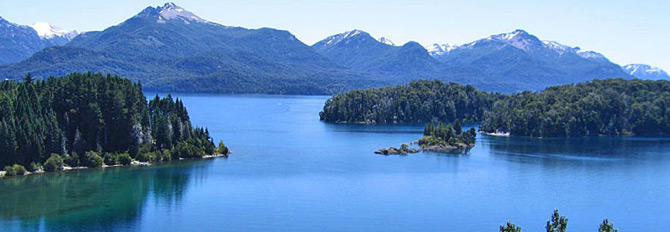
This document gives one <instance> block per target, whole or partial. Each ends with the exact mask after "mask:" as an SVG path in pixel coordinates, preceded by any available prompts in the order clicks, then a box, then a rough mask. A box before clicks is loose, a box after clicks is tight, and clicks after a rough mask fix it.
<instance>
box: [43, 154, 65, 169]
mask: <svg viewBox="0 0 670 232" xmlns="http://www.w3.org/2000/svg"><path fill="white" fill-rule="evenodd" d="M63 165H64V163H63V158H62V157H61V156H60V155H58V154H55V153H54V154H51V156H49V158H48V159H47V161H45V162H44V171H45V172H55V171H60V170H63Z"/></svg>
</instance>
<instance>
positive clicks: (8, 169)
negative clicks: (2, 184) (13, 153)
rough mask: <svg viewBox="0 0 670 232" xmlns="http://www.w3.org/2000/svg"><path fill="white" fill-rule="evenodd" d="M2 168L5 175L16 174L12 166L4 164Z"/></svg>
mask: <svg viewBox="0 0 670 232" xmlns="http://www.w3.org/2000/svg"><path fill="white" fill-rule="evenodd" d="M3 170H5V176H16V170H14V166H11V165H10V166H5V168H4V169H3Z"/></svg>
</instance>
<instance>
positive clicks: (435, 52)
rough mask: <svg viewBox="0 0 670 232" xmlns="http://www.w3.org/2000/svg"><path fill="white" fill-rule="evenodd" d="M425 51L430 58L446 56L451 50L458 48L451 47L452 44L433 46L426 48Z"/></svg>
mask: <svg viewBox="0 0 670 232" xmlns="http://www.w3.org/2000/svg"><path fill="white" fill-rule="evenodd" d="M425 48H426V51H428V53H430V55H431V56H441V55H445V54H448V53H449V52H451V51H452V50H454V49H456V48H458V46H456V45H453V44H433V45H430V46H426V47H425Z"/></svg>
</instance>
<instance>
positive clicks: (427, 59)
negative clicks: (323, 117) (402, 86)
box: [312, 30, 440, 78]
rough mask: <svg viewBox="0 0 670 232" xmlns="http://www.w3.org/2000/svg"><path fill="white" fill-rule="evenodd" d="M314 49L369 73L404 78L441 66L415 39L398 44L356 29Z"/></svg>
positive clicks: (422, 73)
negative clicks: (401, 44)
mask: <svg viewBox="0 0 670 232" xmlns="http://www.w3.org/2000/svg"><path fill="white" fill-rule="evenodd" d="M312 48H314V50H316V51H317V52H319V53H321V54H322V55H324V56H325V57H327V58H329V59H330V60H332V61H334V62H335V63H337V64H339V65H342V66H344V67H347V68H350V69H354V70H357V71H364V72H367V73H370V72H373V73H384V74H383V76H386V77H388V76H389V75H393V76H396V77H401V78H421V77H424V78H427V77H428V75H425V74H426V73H433V72H434V71H435V70H436V69H437V67H438V66H439V65H440V64H439V63H438V62H437V61H436V60H435V59H433V58H432V57H431V56H430V55H428V53H427V52H426V50H425V49H424V48H423V47H422V46H421V45H419V44H418V43H415V42H408V43H406V44H405V45H403V46H395V44H394V43H393V42H391V41H390V40H388V39H387V38H386V37H381V38H379V39H375V38H374V37H372V36H371V35H370V34H369V33H367V32H365V31H361V30H352V31H347V32H344V33H340V34H337V35H333V36H329V37H328V38H326V39H324V40H321V41H319V42H317V43H315V44H314V45H312Z"/></svg>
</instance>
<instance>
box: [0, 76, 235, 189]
mask: <svg viewBox="0 0 670 232" xmlns="http://www.w3.org/2000/svg"><path fill="white" fill-rule="evenodd" d="M229 153H230V152H229V150H228V148H227V147H226V146H225V145H224V143H223V142H222V141H221V142H219V144H218V147H217V146H216V145H215V144H214V141H213V139H212V138H211V137H210V135H209V131H208V130H207V129H205V128H200V127H194V126H193V125H192V124H191V121H190V118H189V115H188V112H187V111H186V108H185V107H184V104H183V102H182V101H181V100H180V99H173V98H172V96H171V95H169V94H168V95H167V96H166V97H163V98H160V97H158V96H157V95H156V96H155V97H154V98H153V99H152V100H150V101H148V102H147V100H146V98H145V96H144V93H143V92H142V86H141V84H139V83H133V82H131V81H130V80H128V79H124V78H120V77H116V76H111V75H102V74H100V73H95V74H94V73H73V74H69V75H67V76H65V77H62V78H55V77H50V78H48V79H46V80H33V78H32V77H31V76H30V75H27V76H26V78H25V80H24V81H22V82H15V81H8V80H5V81H2V82H0V167H4V168H3V171H2V173H0V175H4V176H13V175H25V174H29V173H40V172H54V171H63V170H71V169H81V168H98V167H112V166H122V165H148V164H151V163H154V162H164V161H171V160H180V159H191V158H211V157H219V156H224V157H225V156H227V155H228V154H229Z"/></svg>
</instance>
